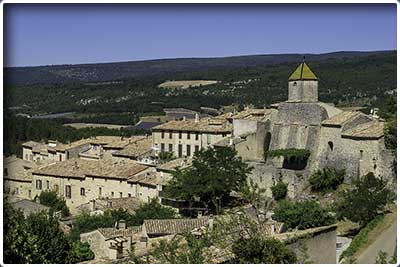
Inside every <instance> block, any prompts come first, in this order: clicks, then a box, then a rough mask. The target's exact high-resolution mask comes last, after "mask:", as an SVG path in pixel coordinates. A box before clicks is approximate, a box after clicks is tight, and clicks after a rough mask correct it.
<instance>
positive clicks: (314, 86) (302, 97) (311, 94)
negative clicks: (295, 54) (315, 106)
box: [288, 81, 318, 102]
mask: <svg viewBox="0 0 400 267" xmlns="http://www.w3.org/2000/svg"><path fill="white" fill-rule="evenodd" d="M288 101H290V102H317V101H318V81H290V82H289V97H288Z"/></svg>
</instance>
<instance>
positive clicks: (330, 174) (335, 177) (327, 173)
mask: <svg viewBox="0 0 400 267" xmlns="http://www.w3.org/2000/svg"><path fill="white" fill-rule="evenodd" d="M345 174H346V171H345V170H339V171H338V170H335V169H333V168H323V169H322V170H318V171H316V172H314V173H313V174H312V175H311V176H310V178H309V179H308V181H309V182H310V184H311V189H312V190H313V191H318V192H322V193H323V194H324V193H327V192H329V191H332V190H336V189H337V187H338V186H339V185H340V184H341V183H343V181H344V176H345Z"/></svg>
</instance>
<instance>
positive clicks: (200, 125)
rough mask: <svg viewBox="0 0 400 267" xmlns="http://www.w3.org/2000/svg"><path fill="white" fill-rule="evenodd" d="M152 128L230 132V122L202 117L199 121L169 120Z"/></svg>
mask: <svg viewBox="0 0 400 267" xmlns="http://www.w3.org/2000/svg"><path fill="white" fill-rule="evenodd" d="M152 129H153V130H178V131H193V132H208V133H229V132H232V124H230V123H229V122H227V121H226V120H224V119H216V118H204V119H201V120H199V121H195V120H181V121H169V122H166V123H163V124H161V125H158V126H156V127H153V128H152Z"/></svg>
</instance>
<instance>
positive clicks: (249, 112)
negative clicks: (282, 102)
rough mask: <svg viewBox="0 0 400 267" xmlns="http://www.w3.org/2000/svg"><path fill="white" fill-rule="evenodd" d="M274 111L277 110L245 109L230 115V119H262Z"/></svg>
mask: <svg viewBox="0 0 400 267" xmlns="http://www.w3.org/2000/svg"><path fill="white" fill-rule="evenodd" d="M276 112H278V111H277V110H276V109H246V110H243V111H241V112H239V113H238V114H236V115H234V116H232V119H246V120H262V119H263V118H265V117H266V116H268V115H271V114H272V113H276Z"/></svg>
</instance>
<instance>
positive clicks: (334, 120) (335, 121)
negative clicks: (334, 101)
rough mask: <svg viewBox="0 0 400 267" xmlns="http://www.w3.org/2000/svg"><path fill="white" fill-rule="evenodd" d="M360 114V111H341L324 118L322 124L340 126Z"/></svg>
mask: <svg viewBox="0 0 400 267" xmlns="http://www.w3.org/2000/svg"><path fill="white" fill-rule="evenodd" d="M361 115H362V113H361V112H359V111H343V112H341V113H339V114H337V115H335V116H333V117H331V118H329V119H326V120H324V121H323V122H322V125H332V126H341V125H343V124H344V123H346V122H348V121H350V120H352V119H354V118H356V117H358V116H361Z"/></svg>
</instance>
